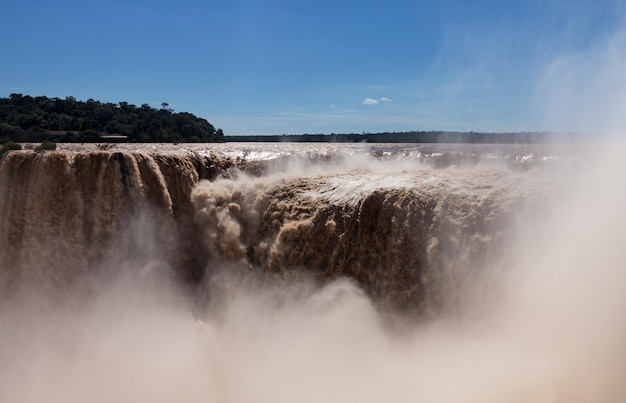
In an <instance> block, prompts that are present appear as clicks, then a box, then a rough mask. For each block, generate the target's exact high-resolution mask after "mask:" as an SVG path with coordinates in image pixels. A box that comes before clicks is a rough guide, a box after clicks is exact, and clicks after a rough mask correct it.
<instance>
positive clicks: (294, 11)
mask: <svg viewBox="0 0 626 403" xmlns="http://www.w3.org/2000/svg"><path fill="white" fill-rule="evenodd" d="M625 9H626V0H618V1H602V0H600V1H591V0H589V1H585V0H545V1H539V0H521V1H496V0H493V1H487V0H478V1H466V0H442V1H415V0H412V1H411V0H405V1H399V0H384V1H383V0H361V1H355V0H316V1H302V0H264V1H262V0H222V1H214V0H204V1H201V0H177V1H163V0H150V1H147V0H124V1H122V0H108V1H91V0H55V1H50V0H2V1H1V3H0V38H2V39H1V42H0V43H1V44H2V46H1V48H0V49H1V53H0V96H3V97H5V96H8V95H9V94H11V93H22V94H24V95H26V94H28V95H33V96H36V95H46V96H50V97H61V98H64V97H66V96H74V97H76V98H77V99H79V100H87V99H89V98H93V99H96V100H100V101H103V102H119V101H128V102H130V103H134V104H136V105H141V104H144V103H148V104H150V105H151V106H154V107H160V104H161V103H162V102H168V103H169V104H170V107H172V108H174V109H175V110H176V111H187V112H192V113H194V114H196V115H199V116H201V117H203V118H206V119H207V120H209V121H210V122H211V123H213V124H214V125H215V126H217V127H220V128H222V129H223V130H224V132H225V133H226V134H227V135H228V134H265V133H269V134H281V133H319V132H322V133H331V132H358V133H360V132H376V131H401V130H476V131H508V130H544V129H548V130H554V129H570V130H588V129H590V128H591V129H593V128H597V127H598V125H605V122H606V121H607V120H614V119H620V118H616V117H615V116H616V115H619V114H620V112H619V111H618V112H616V113H612V112H611V113H609V112H606V109H607V106H611V107H610V108H609V109H611V110H615V109H616V108H613V107H612V106H613V105H615V104H618V105H621V106H626V103H625V102H624V100H625V98H626V95H625V94H626V91H624V90H626V84H624V82H626V73H624V71H626V63H625V62H626V39H625V36H624V33H625V32H624V31H625V30H624V28H623V23H624V19H623V16H624V15H625V13H624V11H625ZM598 105H599V106H601V107H602V108H598ZM618 109H619V108H618ZM624 114H625V115H626V113H624Z"/></svg>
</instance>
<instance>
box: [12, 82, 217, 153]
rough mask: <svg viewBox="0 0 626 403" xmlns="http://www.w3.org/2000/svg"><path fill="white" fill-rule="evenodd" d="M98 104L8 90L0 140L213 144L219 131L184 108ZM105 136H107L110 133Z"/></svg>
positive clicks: (123, 103)
mask: <svg viewBox="0 0 626 403" xmlns="http://www.w3.org/2000/svg"><path fill="white" fill-rule="evenodd" d="M161 106H162V108H161V109H156V108H152V107H151V106H149V105H148V104H143V105H141V106H140V107H137V106H135V105H133V104H129V103H128V102H119V103H103V102H99V101H94V100H93V99H88V100H87V101H77V100H76V99H75V98H73V97H67V98H65V99H61V98H48V97H45V96H38V97H32V96H29V95H22V94H11V95H10V96H9V97H8V98H0V139H3V138H4V139H5V140H7V141H8V140H11V141H16V142H40V141H43V140H55V141H65V142H87V141H98V142H99V141H106V140H117V141H131V142H164V143H179V142H218V141H223V140H224V133H223V132H222V130H221V129H217V130H216V129H215V127H213V125H211V124H210V123H209V122H207V121H206V120H205V119H201V118H199V117H196V116H195V115H193V114H191V113H187V112H178V113H175V112H174V111H173V110H172V109H171V108H169V105H168V104H167V103H163V104H161ZM109 136H110V137H109Z"/></svg>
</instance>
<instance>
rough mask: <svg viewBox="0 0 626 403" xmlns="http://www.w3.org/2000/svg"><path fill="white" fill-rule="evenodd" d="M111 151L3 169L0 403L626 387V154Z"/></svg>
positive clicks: (24, 156)
mask: <svg viewBox="0 0 626 403" xmlns="http://www.w3.org/2000/svg"><path fill="white" fill-rule="evenodd" d="M106 147H108V146H106ZM106 147H105V146H98V145H64V146H62V147H61V146H60V147H59V150H58V151H57V152H48V153H41V154H37V153H34V152H32V151H23V152H11V153H8V154H6V155H5V156H4V157H3V159H2V160H1V161H0V191H1V192H2V193H0V237H1V238H0V239H1V242H0V265H1V266H0V286H1V287H2V290H3V294H2V295H3V298H2V301H1V303H0V321H1V322H0V325H1V326H0V358H2V359H1V362H2V363H3V364H2V367H0V401H18V402H19V401H24V402H31V401H33V402H34V401H42V400H52V401H64V402H67V401H69V402H74V401H76V402H78V401H96V402H98V401H102V402H105V401H106V402H108V401H157V402H158V401H163V402H170V401H193V402H195V401H215V402H225V401H230V402H244V401H259V402H276V401H290V402H291V401H296V400H297V401H322V400H323V401H346V402H347V401H381V400H387V401H398V402H402V401H433V402H456V401H463V402H491V401H493V402H502V401H520V402H552V401H567V402H573V401H581V402H597V401H621V400H622V399H623V398H624V396H625V392H626V391H625V390H624V387H623V386H622V384H623V382H622V381H621V375H620V374H621V373H623V370H624V369H626V368H624V366H625V364H623V363H624V362H626V361H624V359H623V358H624V357H623V355H624V353H625V352H626V349H625V347H626V346H625V345H624V336H626V333H625V330H626V329H625V328H624V319H623V317H625V315H624V310H626V305H625V304H624V303H625V302H626V301H624V299H626V293H625V292H624V291H626V290H624V288H625V287H626V282H624V281H623V280H624V278H623V277H624V269H625V267H624V264H625V263H626V256H624V254H623V252H622V251H623V247H621V240H623V239H624V235H625V234H624V231H625V230H624V228H626V226H625V225H623V224H626V222H624V221H626V215H625V214H623V213H622V207H621V206H623V205H624V203H623V202H624V201H626V200H624V199H626V191H625V189H624V186H625V185H623V184H622V182H623V181H619V180H618V177H619V172H623V168H624V167H623V164H624V163H623V161H624V159H623V158H622V157H623V153H622V151H623V148H622V147H617V146H615V147H612V149H611V152H610V153H604V152H601V151H599V150H598V149H596V148H594V149H590V148H583V147H569V148H567V149H560V150H555V149H546V148H542V147H539V146H469V145H462V146H459V145H445V146H438V145H376V146H375V147H370V146H368V145H365V144H357V145H344V144H342V145H328V144H315V145H314V144H308V145H307V144H299V145H292V144H235V145H233V144H221V145H211V146H206V145H194V146H188V145H179V146H174V145H131V144H120V145H114V146H113V147H112V148H109V149H105V148H106Z"/></svg>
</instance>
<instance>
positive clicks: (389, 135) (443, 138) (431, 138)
mask: <svg viewBox="0 0 626 403" xmlns="http://www.w3.org/2000/svg"><path fill="white" fill-rule="evenodd" d="M578 137H581V134H579V133H549V132H510V133H503V132H498V133H488V132H450V131H407V132H381V133H360V134H359V133H340V134H337V133H331V134H282V135H258V136H255V135H250V136H248V135H242V136H226V137H225V140H226V141H227V142H288V143H465V144H534V143H552V142H559V141H566V140H569V141H571V140H573V139H576V138H578Z"/></svg>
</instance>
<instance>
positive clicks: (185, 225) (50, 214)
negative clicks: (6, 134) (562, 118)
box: [0, 147, 547, 311]
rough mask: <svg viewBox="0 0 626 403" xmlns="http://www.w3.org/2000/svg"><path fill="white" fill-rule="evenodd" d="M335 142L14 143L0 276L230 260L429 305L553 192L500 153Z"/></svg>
mask: <svg viewBox="0 0 626 403" xmlns="http://www.w3.org/2000/svg"><path fill="white" fill-rule="evenodd" d="M473 152H474V153H475V151H473ZM334 153H335V154H333V155H332V156H330V157H329V156H328V155H322V156H320V155H319V154H315V153H309V154H307V155H306V156H305V157H302V156H301V155H300V156H295V157H293V158H291V159H289V161H288V162H285V157H284V156H283V157H281V158H282V159H280V158H278V159H265V160H264V159H261V158H257V159H254V158H251V157H249V156H246V155H243V156H238V157H233V156H229V155H225V154H224V153H214V152H209V153H206V152H205V153H198V152H178V153H174V152H159V151H158V150H157V151H154V150H151V149H149V148H148V147H146V150H132V151H131V150H124V151H104V150H100V151H93V150H90V151H85V150H79V151H75V150H65V151H63V150H61V151H57V152H47V153H34V152H30V151H19V152H10V153H7V154H6V155H5V156H4V157H2V160H1V161H0V192H1V193H0V265H1V266H0V286H1V287H2V289H4V290H7V289H15V288H19V287H21V286H22V285H24V284H29V285H33V284H35V285H37V286H38V287H43V288H47V289H62V290H65V291H67V290H69V289H80V288H81V287H83V285H84V282H85V280H88V279H89V278H91V277H93V276H101V275H103V273H104V274H106V271H107V270H112V269H111V268H112V267H117V266H129V265H130V266H132V264H133V262H137V263H138V264H143V262H146V261H153V262H156V261H158V262H160V263H159V264H161V265H164V266H166V267H167V270H168V271H170V272H171V273H174V274H175V275H176V277H178V278H180V279H182V280H184V281H185V282H186V283H188V284H195V283H198V282H200V280H201V279H202V277H203V276H204V275H205V272H206V270H207V269H211V267H214V266H216V265H220V264H222V263H224V262H230V263H233V262H235V263H237V264H243V265H245V266H246V267H249V268H252V269H254V270H258V271H261V272H264V273H270V274H272V275H281V276H287V277H288V276H290V275H298V274H300V273H307V275H313V276H314V277H316V278H318V279H322V280H326V279H334V278H337V277H340V276H348V277H350V278H352V279H353V280H354V281H356V282H357V283H358V284H359V285H360V286H361V287H363V288H364V289H365V290H366V291H367V292H368V293H369V294H370V295H371V296H372V297H374V299H376V300H378V301H381V303H383V304H387V305H390V306H393V307H401V308H409V309H418V310H422V311H424V310H429V309H434V308H436V307H438V306H441V305H442V304H445V301H443V299H444V295H450V292H448V291H447V290H449V289H450V288H455V287H459V286H460V285H461V284H465V283H466V279H467V278H468V277H471V276H473V274H472V273H473V271H475V270H477V269H478V268H480V267H482V266H484V265H486V264H487V263H489V262H492V261H493V260H494V257H499V256H501V252H502V249H503V248H504V247H505V246H506V242H507V239H508V237H510V236H512V228H514V221H515V220H520V219H530V218H532V217H533V216H534V214H536V212H537V211H538V206H540V205H541V204H542V203H544V201H545V200H546V197H547V196H546V187H545V185H544V184H543V183H541V182H540V181H537V180H534V179H533V175H532V173H529V172H517V173H514V172H513V171H512V170H510V169H509V168H507V167H493V166H491V167H481V166H480V164H478V165H476V164H475V165H474V166H472V167H471V168H463V169H461V168H458V167H455V166H454V164H450V163H448V164H445V166H444V167H443V168H433V166H432V165H436V166H439V165H440V162H441V161H442V158H441V156H439V155H437V156H436V157H437V158H436V159H434V160H433V161H435V162H437V164H431V166H427V165H424V161H421V162H420V161H417V159H415V161H411V164H412V165H410V166H408V167H407V161H404V162H403V163H399V162H397V161H390V160H384V158H383V157H384V155H383V156H382V157H381V155H382V154H380V155H379V154H374V156H372V155H371V154H370V155H365V156H361V157H362V158H365V160H366V161H368V164H370V166H369V167H367V168H363V167H362V166H361V167H353V166H350V165H349V164H346V163H345V162H346V161H347V160H348V159H345V158H343V159H341V163H339V164H335V163H333V161H334V159H336V158H337V155H338V154H340V152H338V151H337V150H335V151H334ZM350 158H352V157H350ZM303 159H304V160H307V159H308V160H307V161H304V162H306V164H304V165H305V168H304V169H303V168H302V165H299V168H298V169H295V168H294V165H293V162H294V161H300V162H302V161H301V160H303ZM453 162H454V161H453ZM395 165H397V169H395V168H390V166H395ZM450 165H452V166H450ZM383 166H384V167H386V168H385V169H382V168H381V167H383ZM296 171H297V172H300V173H299V174H296V173H295V172H296ZM139 262H141V263H139ZM65 291H64V292H65Z"/></svg>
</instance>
